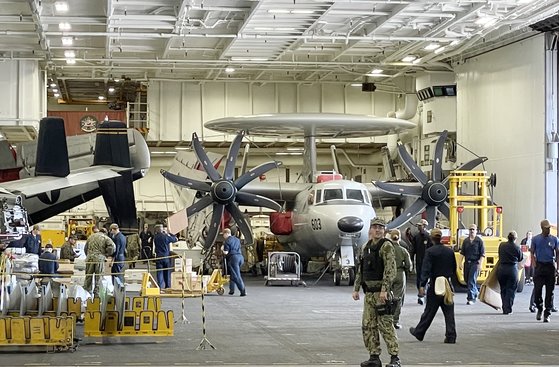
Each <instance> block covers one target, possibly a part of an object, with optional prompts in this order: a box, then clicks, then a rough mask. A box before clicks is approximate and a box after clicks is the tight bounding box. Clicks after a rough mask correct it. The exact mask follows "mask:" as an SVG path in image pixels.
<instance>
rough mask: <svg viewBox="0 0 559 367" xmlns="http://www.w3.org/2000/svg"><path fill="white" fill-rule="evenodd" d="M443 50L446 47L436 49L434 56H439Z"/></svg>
mask: <svg viewBox="0 0 559 367" xmlns="http://www.w3.org/2000/svg"><path fill="white" fill-rule="evenodd" d="M445 48H446V47H439V48H437V49H436V50H435V53H436V54H440V53H441V52H443V51H444V49H445Z"/></svg>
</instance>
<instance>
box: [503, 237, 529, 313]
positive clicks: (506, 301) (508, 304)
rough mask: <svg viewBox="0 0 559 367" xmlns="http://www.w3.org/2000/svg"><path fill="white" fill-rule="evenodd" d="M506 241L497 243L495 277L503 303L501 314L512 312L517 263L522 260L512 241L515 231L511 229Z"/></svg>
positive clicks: (518, 248) (514, 239) (516, 282)
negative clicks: (497, 260) (497, 258)
mask: <svg viewBox="0 0 559 367" xmlns="http://www.w3.org/2000/svg"><path fill="white" fill-rule="evenodd" d="M507 238H508V241H507V242H503V243H501V244H500V245H499V268H498V269H497V279H498V280H499V285H500V286H501V301H502V303H503V314H505V315H508V314H511V313H512V305H513V303H514V296H515V294H516V287H517V285H518V263H519V262H521V261H522V259H523V255H522V251H521V250H520V246H518V245H517V244H516V243H515V242H514V241H516V239H517V238H518V235H517V234H516V232H515V231H511V232H510V233H509V234H508V236H507Z"/></svg>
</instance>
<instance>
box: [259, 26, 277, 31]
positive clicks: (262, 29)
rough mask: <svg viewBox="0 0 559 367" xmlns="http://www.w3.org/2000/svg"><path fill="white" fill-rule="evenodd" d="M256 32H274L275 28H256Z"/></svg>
mask: <svg viewBox="0 0 559 367" xmlns="http://www.w3.org/2000/svg"><path fill="white" fill-rule="evenodd" d="M254 30H255V31H273V30H274V28H272V27H254Z"/></svg>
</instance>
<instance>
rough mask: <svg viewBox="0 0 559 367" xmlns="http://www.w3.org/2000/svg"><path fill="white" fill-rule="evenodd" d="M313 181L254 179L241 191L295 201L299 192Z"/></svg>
mask: <svg viewBox="0 0 559 367" xmlns="http://www.w3.org/2000/svg"><path fill="white" fill-rule="evenodd" d="M312 185H313V184H311V183H291V182H281V183H279V182H257V181H252V182H250V183H248V184H247V185H246V186H245V187H243V188H242V190H241V192H247V193H251V194H255V195H260V196H264V197H267V198H269V199H272V200H275V201H294V200H295V197H296V196H297V194H298V193H300V192H302V191H305V190H308V189H309V188H310V187H312Z"/></svg>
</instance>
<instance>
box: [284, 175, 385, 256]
mask: <svg viewBox="0 0 559 367" xmlns="http://www.w3.org/2000/svg"><path fill="white" fill-rule="evenodd" d="M374 216H375V210H374V209H373V207H372V206H371V201H370V197H369V193H368V191H367V188H366V187H365V186H364V185H363V184H361V183H358V182H353V181H347V180H335V181H328V182H323V183H317V184H314V185H313V186H311V187H310V188H309V189H308V190H306V191H303V192H301V193H299V194H298V195H297V197H296V200H295V206H294V210H293V215H292V223H293V232H292V233H291V235H289V236H279V237H278V238H279V240H280V242H282V243H287V244H289V246H290V247H291V248H292V249H293V251H296V252H298V253H299V254H300V255H301V256H302V257H305V258H309V257H312V256H323V255H325V254H326V252H328V251H334V250H336V249H337V247H338V246H340V245H342V246H343V245H355V246H360V245H362V244H364V243H365V242H366V241H367V238H368V232H369V223H370V220H371V219H372V218H373V217H374Z"/></svg>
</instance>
